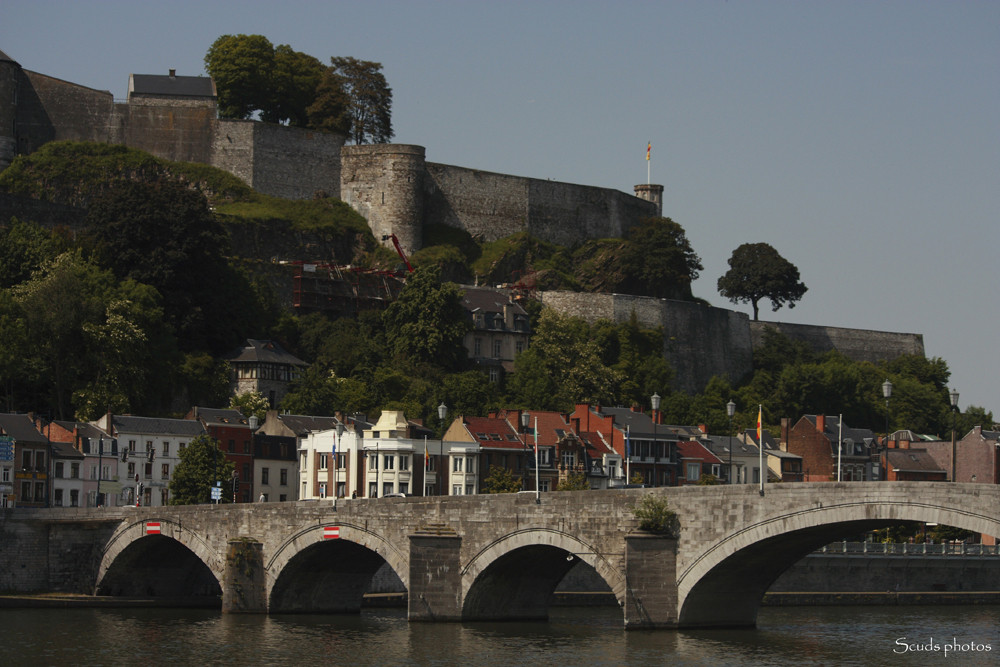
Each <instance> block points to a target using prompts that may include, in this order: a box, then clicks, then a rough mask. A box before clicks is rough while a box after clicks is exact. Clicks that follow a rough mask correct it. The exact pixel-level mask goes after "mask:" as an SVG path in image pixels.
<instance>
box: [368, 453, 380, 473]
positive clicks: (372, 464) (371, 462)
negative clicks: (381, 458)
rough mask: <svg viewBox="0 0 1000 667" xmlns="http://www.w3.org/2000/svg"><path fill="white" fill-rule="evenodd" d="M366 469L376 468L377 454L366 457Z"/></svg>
mask: <svg viewBox="0 0 1000 667" xmlns="http://www.w3.org/2000/svg"><path fill="white" fill-rule="evenodd" d="M368 469H369V470H378V456H377V455H376V456H369V457H368Z"/></svg>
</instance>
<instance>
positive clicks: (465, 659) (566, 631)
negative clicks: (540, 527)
mask: <svg viewBox="0 0 1000 667" xmlns="http://www.w3.org/2000/svg"><path fill="white" fill-rule="evenodd" d="M0 628H3V631H2V636H3V642H2V644H3V660H2V661H3V663H4V664H36V665H65V664H94V665H130V666H134V665H136V664H137V663H139V664H152V665H160V664H171V665H188V664H191V665H194V664H198V665H204V664H212V665H237V664H238V665H246V664H255V665H256V664H267V665H285V664H295V665H339V664H345V665H346V664H349V665H387V664H392V665H441V666H445V665H484V666H491V665H512V664H547V665H574V666H578V665H584V666H585V667H599V666H603V665H623V664H624V665H652V664H664V663H670V664H671V665H709V664H711V665H719V664H725V665H802V664H813V665H889V664H908V665H909V664H914V665H922V664H928V665H929V664H939V663H940V662H941V661H942V660H943V659H944V655H943V642H944V641H945V640H946V639H947V640H951V639H952V638H953V637H954V638H958V639H959V640H960V641H966V642H970V643H971V642H977V643H979V644H980V645H986V644H989V645H990V646H991V650H990V651H989V652H986V651H980V652H976V653H971V652H965V653H962V654H955V653H954V652H952V653H951V654H950V655H949V656H948V657H949V659H951V658H954V659H955V660H956V664H963V665H975V664H994V663H995V662H996V655H997V652H998V651H1000V636H998V628H1000V607H799V608H766V609H764V610H762V611H761V614H760V628H759V629H757V630H699V631H677V632H673V631H630V632H626V631H625V630H624V629H622V627H621V611H620V610H619V609H617V608H598V609H594V608H587V609H581V608H572V609H568V608H559V609H553V610H552V615H551V618H550V620H549V621H548V622H532V623H516V622H514V623H468V624H460V623H444V624H438V623H408V622H407V620H406V613H405V610H402V609H389V610H370V611H365V612H363V613H362V614H360V615H288V616H271V617H267V616H256V615H247V616H238V615H225V616H223V615H221V614H219V613H218V612H217V611H212V610H176V609H174V610H168V609H134V610H127V609H0ZM900 637H908V638H911V639H912V640H913V641H922V642H924V644H926V643H927V640H928V638H931V637H933V639H934V642H936V643H937V644H938V645H939V646H941V647H942V650H939V651H936V652H934V651H926V652H917V651H907V652H906V653H905V654H900V652H899V650H900V645H898V644H897V643H896V642H897V640H898V639H899V638H900Z"/></svg>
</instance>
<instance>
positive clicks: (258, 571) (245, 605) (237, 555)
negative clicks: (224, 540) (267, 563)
mask: <svg viewBox="0 0 1000 667" xmlns="http://www.w3.org/2000/svg"><path fill="white" fill-rule="evenodd" d="M222 612H223V613H229V614H266V613H267V597H266V593H265V585H264V545H263V544H261V543H260V542H258V541H256V540H252V539H250V538H246V537H243V538H239V539H235V540H229V544H228V545H227V548H226V569H225V572H224V573H223V577H222Z"/></svg>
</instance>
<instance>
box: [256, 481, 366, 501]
mask: <svg viewBox="0 0 1000 667" xmlns="http://www.w3.org/2000/svg"><path fill="white" fill-rule="evenodd" d="M345 495H347V482H337V497H338V498H343V497H344V496H345ZM265 500H266V498H265Z"/></svg>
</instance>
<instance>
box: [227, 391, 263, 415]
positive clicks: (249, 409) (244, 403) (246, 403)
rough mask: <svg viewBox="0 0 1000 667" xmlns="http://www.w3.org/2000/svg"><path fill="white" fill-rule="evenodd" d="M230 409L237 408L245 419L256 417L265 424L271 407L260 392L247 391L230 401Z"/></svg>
mask: <svg viewBox="0 0 1000 667" xmlns="http://www.w3.org/2000/svg"><path fill="white" fill-rule="evenodd" d="M229 407H231V408H236V409H237V410H239V411H240V414H242V415H243V416H244V417H250V416H254V417H256V418H257V419H259V420H260V421H261V423H263V421H264V418H265V417H267V411H268V410H269V409H270V407H271V405H270V403H268V402H267V399H266V398H265V397H264V394H262V393H260V392H259V391H256V390H255V391H245V392H243V393H242V394H236V395H235V396H233V397H232V398H231V399H229Z"/></svg>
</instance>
